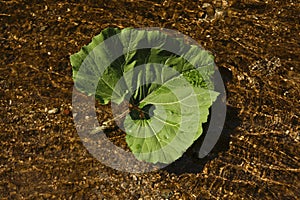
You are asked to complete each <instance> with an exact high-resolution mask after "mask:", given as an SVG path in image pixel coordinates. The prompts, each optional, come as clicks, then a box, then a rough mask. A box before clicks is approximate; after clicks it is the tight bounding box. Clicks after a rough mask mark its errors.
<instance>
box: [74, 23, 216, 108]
mask: <svg viewBox="0 0 300 200" xmlns="http://www.w3.org/2000/svg"><path fill="white" fill-rule="evenodd" d="M114 35H117V37H114V39H113V40H110V41H109V44H105V42H106V41H105V40H107V39H108V38H110V37H112V36H114ZM100 44H101V45H102V46H101V45H100ZM140 46H148V47H151V49H149V48H144V49H137V48H138V47H140ZM169 46H171V47H172V50H173V51H174V52H176V53H177V54H174V53H171V52H168V51H166V50H165V49H167V48H168V47H169ZM169 48H170V47H169ZM120 51H121V52H124V53H123V54H122V55H121V56H119V57H117V55H118V53H119V52H120ZM114 57H116V58H114ZM184 57H185V58H184ZM70 59H71V65H72V67H73V79H74V80H75V86H76V88H77V89H78V90H79V91H81V92H83V93H85V94H87V95H95V96H96V98H97V99H98V100H99V101H100V103H102V104H107V103H109V102H110V100H111V94H112V92H113V91H114V87H115V85H116V83H117V82H118V80H119V79H120V78H121V77H122V75H123V73H125V72H127V71H129V70H131V69H133V68H135V67H136V66H140V65H141V64H146V63H160V64H163V65H166V66H169V67H172V68H173V69H175V70H177V71H178V72H179V73H181V72H185V73H189V72H188V71H189V70H191V69H194V70H197V71H198V73H199V74H200V75H199V76H201V77H202V79H203V80H204V81H205V82H206V85H207V86H210V89H213V88H212V85H213V84H212V82H211V80H210V76H211V74H212V73H213V72H214V62H213V56H212V55H211V54H210V53H209V52H207V51H205V50H203V49H201V48H200V47H199V46H196V45H186V44H185V43H184V41H183V40H182V39H180V40H179V39H178V40H177V39H176V38H174V37H171V36H169V35H167V34H165V33H163V32H160V31H154V30H153V31H145V30H135V29H130V28H126V29H123V30H119V29H116V28H107V29H105V30H103V31H102V32H101V33H100V34H99V35H97V36H96V37H94V38H93V40H92V42H91V43H90V44H89V45H87V46H84V47H83V48H82V49H81V50H80V51H79V52H78V53H76V54H74V55H72V56H71V58H70ZM111 60H113V62H111ZM187 60H189V62H188V61H187ZM79 70H81V71H80V73H79V74H78V71H79ZM199 76H198V77H197V79H198V78H199ZM195 80H196V79H195ZM196 81H197V80H196ZM137 92H139V91H137ZM144 96H146V94H144ZM122 98H124V97H122V96H120V99H119V100H118V101H117V102H122V100H123V99H122Z"/></svg>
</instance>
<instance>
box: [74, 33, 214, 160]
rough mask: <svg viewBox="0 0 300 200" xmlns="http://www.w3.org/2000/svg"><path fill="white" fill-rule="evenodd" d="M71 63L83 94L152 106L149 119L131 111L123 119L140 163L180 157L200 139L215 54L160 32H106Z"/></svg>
mask: <svg viewBox="0 0 300 200" xmlns="http://www.w3.org/2000/svg"><path fill="white" fill-rule="evenodd" d="M70 59H71V64H72V67H73V79H74V82H75V87H76V88H77V89H78V90H79V91H81V92H83V93H85V94H87V95H95V97H96V99H97V100H99V102H100V103H102V104H107V103H109V102H110V101H112V102H114V103H116V104H121V103H122V102H124V101H128V102H130V103H132V104H135V106H138V107H139V108H140V110H143V109H145V108H147V109H148V108H151V107H152V108H153V109H152V112H153V114H152V115H151V116H150V118H148V119H145V118H138V117H137V118H136V117H133V114H132V112H133V111H131V113H130V114H128V115H127V116H126V118H125V121H124V127H125V131H126V133H127V136H126V142H127V144H128V146H129V147H130V149H131V151H132V152H133V153H134V155H135V156H136V157H137V158H138V159H140V160H144V161H148V162H152V163H157V162H160V163H170V162H172V161H174V160H176V159H177V158H179V157H180V156H181V155H182V154H183V152H185V151H186V149H187V148H188V147H189V146H190V145H191V144H192V143H193V142H194V141H195V140H196V139H197V138H198V137H199V136H200V135H201V133H202V123H204V122H206V121H207V117H208V114H209V110H208V109H209V107H210V106H211V105H212V103H213V101H215V99H216V97H217V93H216V92H214V91H213V82H212V80H211V76H212V74H213V73H214V58H213V56H212V55H211V54H210V53H209V52H207V51H205V50H203V49H202V48H200V47H199V46H197V45H188V44H186V43H185V42H184V40H183V39H182V38H176V37H173V36H171V35H169V34H166V33H163V32H161V31H158V30H151V31H149V30H147V31H146V30H140V29H131V28H126V29H123V30H119V29H116V28H108V29H105V30H103V31H102V32H101V33H100V34H99V35H98V36H96V37H94V38H93V41H92V42H91V43H90V44H89V45H87V46H84V47H83V48H82V49H81V50H80V51H79V52H78V53H76V54H74V55H72V56H71V58H70ZM170 69H172V70H170Z"/></svg>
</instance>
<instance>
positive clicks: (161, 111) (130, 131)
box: [124, 76, 218, 164]
mask: <svg viewBox="0 0 300 200" xmlns="http://www.w3.org/2000/svg"><path fill="white" fill-rule="evenodd" d="M217 95H218V93H217V92H214V91H211V90H207V89H204V88H200V87H190V85H186V80H185V78H184V77H183V76H178V77H175V78H173V79H171V80H169V81H167V82H166V83H165V84H163V85H162V86H161V87H160V88H158V89H157V90H155V91H154V92H152V93H151V94H150V95H148V96H147V97H146V98H145V99H143V100H142V101H141V103H140V108H143V107H145V106H147V105H152V106H154V107H155V109H154V111H153V113H154V115H153V116H152V117H151V118H150V119H148V120H146V119H144V120H132V118H131V117H130V116H129V115H128V116H127V117H126V119H125V122H124V126H125V130H126V133H127V135H126V142H127V144H128V145H129V147H130V149H131V151H132V152H133V153H134V155H135V156H136V157H137V158H138V159H140V160H145V161H148V162H152V163H157V162H160V163H166V164H168V163H171V162H173V161H174V160H176V159H178V158H179V157H180V156H181V155H182V154H183V153H184V152H185V151H186V150H187V148H188V147H189V146H191V145H192V143H193V142H194V141H195V139H197V138H198V137H199V136H200V135H201V133H202V123H204V122H206V121H207V117H208V114H209V110H208V109H209V107H210V106H211V105H212V102H213V101H215V100H216V97H217Z"/></svg>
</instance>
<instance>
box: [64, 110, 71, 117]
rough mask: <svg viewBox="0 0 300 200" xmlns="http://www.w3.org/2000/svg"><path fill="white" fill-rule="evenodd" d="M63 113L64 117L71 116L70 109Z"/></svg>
mask: <svg viewBox="0 0 300 200" xmlns="http://www.w3.org/2000/svg"><path fill="white" fill-rule="evenodd" d="M63 113H64V115H67V116H69V115H70V113H71V112H70V110H69V109H65V110H64V112H63Z"/></svg>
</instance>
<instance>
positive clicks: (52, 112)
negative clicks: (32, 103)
mask: <svg viewBox="0 0 300 200" xmlns="http://www.w3.org/2000/svg"><path fill="white" fill-rule="evenodd" d="M58 112H59V109H58V108H53V109H51V110H48V114H57V113H58Z"/></svg>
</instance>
